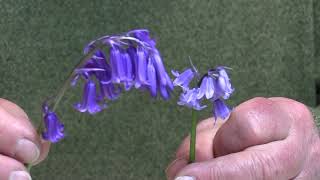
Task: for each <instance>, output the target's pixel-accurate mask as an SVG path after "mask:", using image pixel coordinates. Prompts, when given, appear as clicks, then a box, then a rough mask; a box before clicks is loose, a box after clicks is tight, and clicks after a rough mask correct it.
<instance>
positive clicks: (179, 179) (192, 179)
mask: <svg viewBox="0 0 320 180" xmlns="http://www.w3.org/2000/svg"><path fill="white" fill-rule="evenodd" d="M174 180H196V178H195V177H191V176H180V177H176V178H175V179H174Z"/></svg>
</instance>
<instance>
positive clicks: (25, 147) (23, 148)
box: [15, 139, 40, 163]
mask: <svg viewBox="0 0 320 180" xmlns="http://www.w3.org/2000/svg"><path fill="white" fill-rule="evenodd" d="M15 156H16V157H17V158H20V159H22V160H23V161H24V162H25V163H33V162H35V161H36V160H37V159H38V158H39V156H40V150H39V148H38V146H37V145H35V144H34V143H33V142H31V141H30V140H27V139H20V140H18V142H17V145H16V152H15Z"/></svg>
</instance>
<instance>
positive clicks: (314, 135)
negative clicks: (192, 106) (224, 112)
mask: <svg viewBox="0 0 320 180" xmlns="http://www.w3.org/2000/svg"><path fill="white" fill-rule="evenodd" d="M188 154H189V137H187V138H186V139H185V140H184V141H183V143H182V144H181V145H180V147H179V148H178V150H177V152H176V160H174V161H173V162H172V163H171V164H170V165H169V166H168V168H167V170H166V173H167V177H168V179H169V180H173V179H174V178H176V177H184V178H177V179H178V180H193V179H192V178H191V177H194V179H196V180H222V179H223V180H225V179H227V180H233V179H235V180H242V179H245V180H253V179H265V180H269V179H270V180H276V179H277V180H282V179H283V180H288V179H303V180H305V179H307V180H318V179H320V140H319V134H318V131H317V128H316V126H315V123H314V120H313V117H312V114H311V113H310V111H309V110H308V109H307V107H306V106H304V105H303V104H301V103H299V102H296V101H293V100H290V99H286V98H269V99H266V98H254V99H251V100H249V101H247V102H244V103H242V104H240V105H239V106H238V107H236V108H235V109H234V110H233V112H232V113H231V115H230V117H229V120H227V121H226V122H225V123H224V124H223V123H222V120H221V121H219V122H218V124H217V125H216V127H213V119H207V120H204V121H202V122H200V123H199V125H198V127H197V144H196V162H195V163H192V164H187V162H188ZM186 176H189V178H188V177H186Z"/></svg>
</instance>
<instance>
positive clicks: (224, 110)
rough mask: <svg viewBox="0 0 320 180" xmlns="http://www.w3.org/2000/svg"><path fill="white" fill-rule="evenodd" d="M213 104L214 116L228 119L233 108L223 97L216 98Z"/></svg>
mask: <svg viewBox="0 0 320 180" xmlns="http://www.w3.org/2000/svg"><path fill="white" fill-rule="evenodd" d="M213 104H214V108H213V116H214V118H215V119H217V118H218V117H220V118H221V119H226V118H227V117H228V116H229V114H230V111H231V110H230V108H229V107H228V106H227V105H226V104H225V103H224V102H223V101H222V100H221V99H216V100H214V101H213Z"/></svg>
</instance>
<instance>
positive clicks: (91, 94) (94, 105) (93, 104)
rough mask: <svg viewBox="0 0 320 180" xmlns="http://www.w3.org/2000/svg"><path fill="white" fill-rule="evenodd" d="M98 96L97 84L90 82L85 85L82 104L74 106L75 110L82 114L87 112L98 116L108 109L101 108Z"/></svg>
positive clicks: (104, 106)
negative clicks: (98, 113)
mask: <svg viewBox="0 0 320 180" xmlns="http://www.w3.org/2000/svg"><path fill="white" fill-rule="evenodd" d="M98 100H99V99H98V97H97V94H96V84H95V83H94V82H93V81H91V80H88V81H87V82H86V84H85V85H84V92H83V96H82V102H81V103H78V104H76V105H74V108H75V109H77V110H78V111H80V112H87V111H88V113H90V114H96V113H97V112H100V111H101V110H102V109H104V108H106V105H103V106H101V105H100V104H99V102H98Z"/></svg>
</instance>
